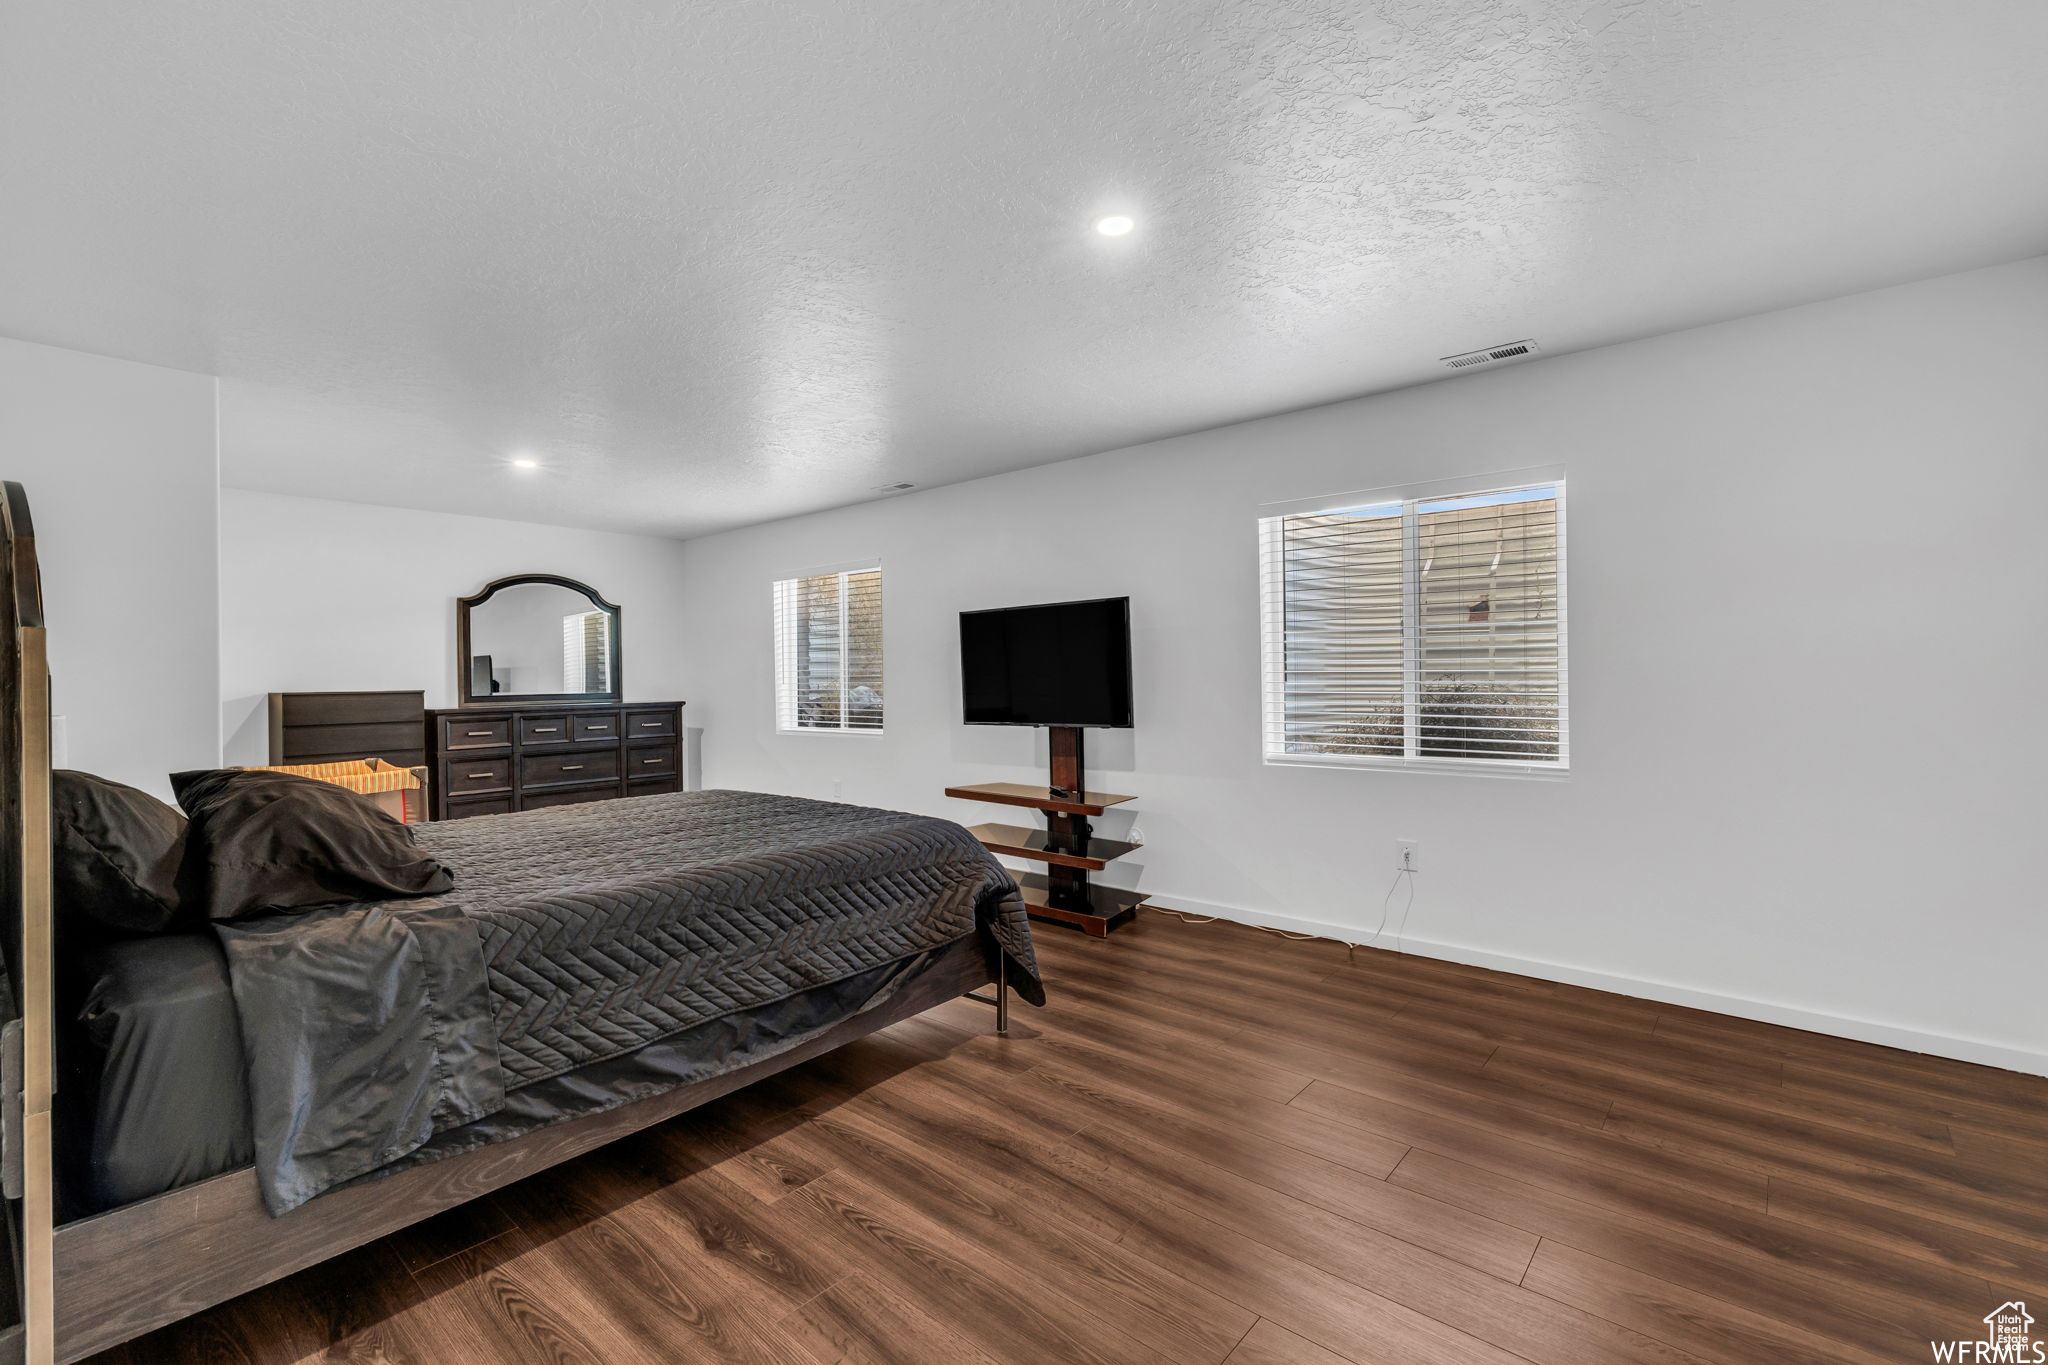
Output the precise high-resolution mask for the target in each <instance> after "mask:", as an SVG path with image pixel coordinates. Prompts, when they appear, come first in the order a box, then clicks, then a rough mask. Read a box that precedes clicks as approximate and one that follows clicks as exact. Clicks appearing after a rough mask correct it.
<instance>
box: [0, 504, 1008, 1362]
mask: <svg viewBox="0 0 2048 1365" xmlns="http://www.w3.org/2000/svg"><path fill="white" fill-rule="evenodd" d="M0 616H4V618H5V619H4V620H0V637H4V639H0V652H4V656H5V657H4V659H0V709H4V710H5V712H6V713H7V723H6V724H5V725H4V726H0V732H4V733H0V749H4V751H0V841H4V843H5V846H6V847H5V858H4V860H0V940H4V941H0V949H4V953H0V955H4V959H5V979H4V980H0V1011H4V1021H0V1022H4V1032H0V1036H4V1043H5V1047H4V1053H0V1060H4V1067H0V1091H4V1093H0V1100H4V1116H0V1118H4V1121H0V1170H4V1174H5V1177H6V1179H5V1182H4V1185H5V1189H4V1192H5V1195H6V1214H7V1217H6V1222H7V1224H8V1232H9V1234H10V1236H9V1238H8V1241H9V1244H10V1249H11V1251H12V1253H13V1256H14V1272H15V1273H14V1275H13V1276H12V1277H11V1279H12V1284H11V1285H0V1321H8V1320H12V1321H13V1325H11V1326H6V1327H0V1365H14V1363H15V1362H23V1363H24V1365H63V1363H64V1362H71V1361H77V1360H82V1359H83V1358H85V1357H86V1356H89V1355H92V1354H93V1353H94V1352H96V1351H102V1350H105V1349H107V1348H108V1347H110V1346H115V1345H119V1344H120V1343H121V1342H124V1341H128V1340H131V1339H132V1338H134V1337H137V1336H140V1335H142V1334H143V1333H144V1332H148V1331H150V1330H152V1329H153V1328H157V1327H162V1326H164V1325H166V1324H168V1323H171V1322H175V1321H177V1320H178V1319H180V1318H183V1317H187V1316H189V1315H191V1314H193V1313H196V1312H199V1311H200V1310H201V1309H204V1308H209V1307H211V1306H213V1305H214V1304H217V1303H221V1302H223V1301H225V1300H227V1299H230V1298H233V1297H234V1296H235V1295H237V1294H242V1293H246V1292H247V1291H249V1290H251V1289H255V1288H257V1287H258V1286H261V1285H264V1284H268V1283H270V1282H271V1281H272V1280H276V1279H280V1278H282V1277H283V1276H286V1275H289V1274H291V1273H292V1272H294V1271H297V1270H302V1269H304V1268H305V1267H307V1266H310V1265H313V1264H316V1263H317V1262H320V1261H323V1260H326V1259H327V1258H328V1257H330V1256H336V1255H339V1254H341V1253H342V1252H344V1251H348V1250H350V1249H351V1248H354V1247H358V1246H361V1245H363V1244H364V1243H365V1242H369V1241H372V1240H374V1239H376V1238H378V1237H382V1236H384V1235H386V1234H387V1233H392V1232H396V1231H397V1230H398V1229H400V1228H403V1227H406V1226H408V1225H410V1224H412V1223H416V1222H419V1221H420V1220H421V1219H423V1218H427V1217H430V1216H432V1215H433V1214H436V1213H439V1212H440V1211H442V1210H444V1209H448V1208H452V1207H454V1206H455V1205H457V1204H461V1203H464V1202H466V1201H468V1200H471V1199H474V1198H476V1197H478V1196H479V1195H483V1194H488V1193H490V1192H491V1191H492V1190H496V1189H499V1188H501V1187H502V1186H505V1185H507V1184H510V1183H511V1182H513V1181H515V1180H520V1179H523V1178H525V1177H526V1176H529V1175H533V1174H535V1173H536V1172H539V1171H544V1170H546V1169H547V1168H549V1167H550V1166H553V1165H556V1164H557V1163H559V1162H563V1161H567V1160H569V1159H570V1158H572V1157H575V1156H577V1155H579V1154H581V1153H583V1152H587V1151H590V1150H591V1149H592V1148H595V1147H599V1146H602V1145H603V1144H605V1143H607V1142H610V1141H612V1140H613V1139H615V1138H620V1137H624V1136H625V1135H626V1134H628V1133H632V1132H636V1131H638V1130H639V1129H642V1128H645V1127H647V1126H649V1125H650V1124H655V1123H660V1122H661V1121H663V1120H664V1119H669V1118H673V1117H675V1116H676V1115H678V1114H682V1113H685V1112H687V1111H689V1110H691V1109H694V1108H696V1107H697V1106H698V1105H701V1104H705V1103H707V1102H709V1101H711V1100H714V1099H717V1098H718V1097H719V1096H721V1095H724V1094H727V1093H729V1092H731V1091H733V1090H737V1089H739V1088H740V1087H742V1086H745V1085H748V1084H751V1083H752V1082H754V1081H757V1080H760V1079H762V1078H763V1077H766V1076H771V1075H773V1074H775V1073H776V1072H778V1071H782V1070H784V1069H786V1068H788V1067H792V1066H795V1065H797V1064H798V1063H799V1062H803V1061H806V1060H808V1059H809V1058H812V1057H815V1056H817V1055H818V1054H820V1053H823V1052H828V1051H830V1050H831V1049H833V1048H836V1047H838V1046H840V1045H841V1044H843V1043H849V1042H852V1041H853V1040H855V1039H856V1038H860V1037H863V1036H865V1035H867V1034H870V1033H873V1032H875V1031H876V1030H877V1029H882V1028H887V1027H888V1026H889V1025H891V1024H894V1023H897V1022H899V1021H901V1020H903V1019H907V1018H909V1017H910V1016H911V1015H914V1014H919V1013H921V1012H923V1011H925V1010H927V1009H930V1008H931V1007H933V1006H934V1005H939V1004H943V1003H945V1002H946V1001H948V1000H952V999H955V998H957V997H959V996H962V995H965V996H966V997H967V998H969V999H971V1000H977V1001H980V1002H981V1003H983V1004H987V1005H992V1006H994V1007H995V1010H996V1029H997V1032H999V1033H1004V1032H1007V1031H1008V1028H1009V992H1008V987H1007V984H1006V982H1005V980H1004V974H1003V967H1002V962H1001V956H1000V952H999V950H998V949H996V948H995V946H994V945H993V944H990V943H987V942H985V941H984V940H983V939H982V938H981V937H979V936H975V937H970V938H967V939H963V940H960V941H959V942H957V943H955V944H953V945H952V946H951V947H949V948H946V949H943V950H941V951H940V952H939V953H938V954H936V955H935V957H934V960H933V961H932V962H931V964H930V965H929V966H928V968H927V969H925V970H924V971H922V972H921V973H919V974H918V975H916V976H914V977H913V978H911V979H910V980H909V981H907V982H906V983H905V984H904V986H903V987H902V988H901V989H900V990H899V991H898V992H897V993H896V994H895V995H893V996H891V997H890V998H889V999H888V1000H887V1001H886V1002H885V1003H883V1004H882V1005H879V1006H877V1007H875V1008H874V1009H871V1010H868V1011H866V1012H864V1013H861V1014H858V1015H855V1016H854V1017H852V1018H850V1019H846V1020H842V1021H841V1022H840V1023H838V1024H836V1025H834V1026H833V1027H832V1028H830V1029H828V1030H826V1031H825V1032H824V1033H822V1034H820V1035H819V1036H817V1037H815V1038H813V1039H811V1040H810V1041H808V1042H806V1043H803V1044H801V1045H800V1046H798V1047H795V1048H792V1049H790V1050H789V1051H787V1052H783V1053H780V1054H778V1055H776V1056H774V1057H770V1058H767V1059H765V1060H762V1061H759V1062H755V1063H752V1064H750V1065H748V1066H744V1067H741V1068H739V1069H737V1070H735V1071H731V1072H728V1073H727V1074H725V1075H723V1076H716V1077H713V1078H711V1079H709V1080H705V1081H699V1082H697V1083H695V1084H693V1085H686V1086H682V1087H679V1088H677V1089H675V1090H671V1091H669V1092H668V1093H666V1094H663V1095H656V1096H652V1097H650V1098H648V1099H644V1100H639V1101H636V1102H634V1103H631V1104H627V1105H623V1106H621V1107H620V1108H617V1109H614V1110H610V1111H608V1112H606V1113H602V1114H593V1115H590V1116H588V1117H586V1118H581V1119H575V1120H571V1121H569V1122H566V1123H559V1124H556V1125H554V1126H552V1127H549V1128H543V1129H541V1130H539V1131H537V1132H533V1133H529V1134H527V1135H525V1136H524V1137H520V1138H515V1139H513V1140H511V1141H509V1142H504V1143H499V1144H496V1145H494V1146H489V1147H484V1148H481V1149H479V1150H477V1151H473V1152H468V1153H465V1154H463V1155H460V1156H453V1157H449V1158H447V1159H445V1160H442V1161H436V1162H432V1163H429V1164H426V1165H421V1166H414V1167H410V1168H408V1169H406V1170H403V1171H400V1172H398V1173H396V1174H394V1175H391V1176H389V1177H387V1178H385V1179H383V1180H377V1181H372V1182H371V1183H369V1184H364V1185H356V1186H352V1187H349V1188H346V1189H340V1190H334V1191H332V1192H330V1193H327V1194H323V1195H321V1196H320V1197H319V1198H317V1199H314V1200H313V1201H311V1202H310V1203H308V1204H306V1205H304V1206H302V1207H301V1208H298V1209H295V1210H294V1211H292V1212H291V1213H288V1214H286V1215H284V1216H283V1217H282V1218H272V1217H271V1216H270V1215H269V1214H268V1213H267V1212H266V1211H265V1209H264V1207H263V1202H262V1199H261V1197H260V1196H259V1194H258V1191H257V1186H256V1175H255V1172H254V1171H253V1170H248V1169H244V1170H239V1171H230V1172H228V1173H227V1174H225V1175H219V1176H215V1177H213V1178H212V1179H210V1180H202V1181H200V1182H199V1183H197V1184H194V1185H187V1186H185V1187H184V1188H182V1189H177V1190H172V1191H170V1192H169V1193H167V1194H161V1195H157V1196H156V1197H155V1198H152V1199H145V1200H143V1201H141V1202H140V1203H135V1204H129V1205H126V1206H124V1207H122V1208H118V1209H113V1210H110V1211H108V1212H106V1213H101V1214H95V1215H93V1216H91V1217H88V1218H82V1219H79V1220H77V1221H75V1222H69V1223H64V1224H62V1225H58V1224H56V1223H55V1222H54V1217H53V1212H54V1203H53V1193H54V1179H53V1175H52V1160H51V1157H52V1148H53V1136H52V1132H51V1124H52V1118H51V1098H52V1092H53V1090H54V1083H53V1082H54V1072H55V1061H54V1057H55V1047H54V1040H55V1022H56V1021H55V1017H54V1016H55V1009H54V999H53V994H52V989H51V982H52V979H53V964H54V961H55V945H54V942H53V934H54V926H53V917H52V912H51V894H50V750H49V717H50V708H49V669H48V664H47V654H46V651H45V637H44V624H43V615H42V597H41V590H40V580H39V577H38V571H37V567H36V556H35V537H34V531H33V528H32V525H31V523H30V519H29V511H28V499H27V497H26V495H25V494H24V493H23V492H22V489H21V486H20V485H19V484H15V483H8V484H6V485H4V497H0ZM990 984H993V985H994V986H995V992H994V994H993V995H989V994H983V993H981V992H980V990H979V988H980V987H983V986H987V985H990ZM10 1292H11V1295H12V1301H11V1302H10V1301H9V1295H10Z"/></svg>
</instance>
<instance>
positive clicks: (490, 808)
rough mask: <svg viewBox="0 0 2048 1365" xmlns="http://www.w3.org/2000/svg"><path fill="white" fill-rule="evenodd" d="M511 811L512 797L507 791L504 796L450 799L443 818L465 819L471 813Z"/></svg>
mask: <svg viewBox="0 0 2048 1365" xmlns="http://www.w3.org/2000/svg"><path fill="white" fill-rule="evenodd" d="M511 813H512V797H511V794H510V793H509V792H508V793H507V794H506V795H504V796H486V797H482V798H478V797H474V796H473V797H471V798H470V799H469V800H467V801H453V800H451V801H450V802H449V803H448V814H447V815H446V816H445V817H443V818H445V819H449V820H465V819H467V818H469V817H470V816H472V815H510V814H511Z"/></svg>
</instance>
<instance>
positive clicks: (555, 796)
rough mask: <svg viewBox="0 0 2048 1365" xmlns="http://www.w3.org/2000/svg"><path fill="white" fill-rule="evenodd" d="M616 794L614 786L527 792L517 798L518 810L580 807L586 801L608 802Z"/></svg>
mask: <svg viewBox="0 0 2048 1365" xmlns="http://www.w3.org/2000/svg"><path fill="white" fill-rule="evenodd" d="M618 794H619V789H618V786H617V785H616V784H614V785H612V786H609V787H583V788H580V789H578V790H576V791H550V792H528V793H526V794H525V795H523V796H521V797H520V798H519V808H520V809H521V810H545V809H547V808H548V807H549V806H580V805H582V804H583V803H584V802H586V801H610V800H612V799H613V798H615V797H617V796H618Z"/></svg>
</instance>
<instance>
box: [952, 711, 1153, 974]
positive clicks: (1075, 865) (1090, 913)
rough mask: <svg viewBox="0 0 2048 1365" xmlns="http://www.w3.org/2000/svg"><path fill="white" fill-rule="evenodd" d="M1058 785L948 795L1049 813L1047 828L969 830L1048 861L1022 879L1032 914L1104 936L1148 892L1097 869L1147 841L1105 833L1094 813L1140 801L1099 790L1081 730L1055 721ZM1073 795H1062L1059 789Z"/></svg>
mask: <svg viewBox="0 0 2048 1365" xmlns="http://www.w3.org/2000/svg"><path fill="white" fill-rule="evenodd" d="M1051 748H1052V774H1051V776H1052V783H1051V785H1050V786H1045V787H1033V786H1028V785H1026V784H1025V783H1022V782H982V783H978V784H976V785H974V786H963V787H948V788H946V795H948V796H952V797H957V798H959V799H960V800H963V801H988V802H991V803H993V804H995V805H999V806H1024V807H1028V808H1030V809H1032V810H1041V811H1044V812H1045V824H1046V827H1045V828H1044V829H1031V828H1028V827H1026V826H1024V825H1000V824H987V825H975V826H974V827H972V828H971V829H970V830H969V831H968V833H970V834H972V835H973V836H974V837H975V838H976V839H978V840H980V841H981V844H982V846H983V847H984V848H986V849H988V850H989V851H990V852H992V853H1002V854H1006V855H1008V856H1009V857H1012V858H1030V859H1032V860H1034V861H1036V862H1041V863H1045V864H1046V865H1047V866H1046V870H1045V871H1044V872H1026V873H1024V874H1022V875H1021V876H1019V877H1018V878H1017V883H1018V885H1019V887H1020V888H1022V890H1023V893H1024V908H1025V910H1026V911H1028V912H1029V913H1030V914H1031V916H1032V918H1034V919H1042V920H1053V921H1056V922H1058V923H1061V924H1072V925H1076V926H1078V927H1080V928H1081V929H1084V930H1086V931H1087V932H1088V933H1090V934H1092V935H1094V936H1095V937H1097V938H1101V937H1104V936H1106V935H1107V934H1108V933H1109V931H1110V930H1112V929H1114V928H1116V927H1118V926H1119V925H1123V924H1128V923H1130V921H1131V920H1132V919H1133V918H1134V917H1135V916H1136V915H1137V912H1138V906H1139V905H1141V904H1142V903H1143V902H1144V900H1145V893H1144V892H1142V891H1132V890H1128V889H1126V888H1123V887H1115V886H1095V885H1093V884H1091V883H1090V882H1089V880H1088V874H1089V873H1090V872H1099V871H1101V870H1102V869H1103V868H1105V867H1108V866H1109V864H1110V863H1111V862H1113V861H1115V860H1116V859H1118V858H1121V857H1123V856H1124V855H1125V854H1126V853H1129V852H1131V851H1132V850H1134V849H1136V848H1138V847H1139V845H1137V844H1133V843H1126V842H1124V841H1123V840H1120V839H1097V838H1096V837H1095V829H1094V826H1093V825H1091V824H1090V823H1089V821H1088V817H1089V816H1091V815H1100V814H1102V813H1103V812H1104V811H1105V810H1107V809H1108V808H1109V807H1111V806H1120V805H1122V804H1123V803H1124V802H1126V801H1135V800H1137V798H1136V797H1134V796H1119V795H1117V794H1116V793H1114V792H1092V791H1089V790H1087V788H1086V785H1085V783H1084V782H1083V780H1082V767H1083V764H1082V747H1081V731H1080V730H1079V729H1078V728H1075V727H1072V726H1063V725H1055V726H1052V727H1051ZM1054 787H1057V788H1059V789H1060V790H1061V791H1062V792H1066V793H1069V794H1068V795H1065V796H1054V795H1053V788H1054Z"/></svg>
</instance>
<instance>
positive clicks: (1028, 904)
mask: <svg viewBox="0 0 2048 1365" xmlns="http://www.w3.org/2000/svg"><path fill="white" fill-rule="evenodd" d="M1017 885H1018V886H1019V887H1020V888H1022V890H1023V892H1024V910H1025V913H1027V914H1029V915H1031V916H1033V917H1034V918H1037V919H1050V920H1058V921H1059V922H1060V923H1062V924H1078V925H1080V926H1081V927H1082V928H1084V929H1086V930H1088V932H1090V933H1091V934H1094V935H1096V936H1098V937H1100V936H1101V935H1103V934H1107V933H1108V932H1109V931H1110V930H1112V929H1115V928H1118V927H1120V926H1122V925H1125V924H1128V923H1130V922H1131V920H1132V919H1133V918H1134V917H1136V915H1137V913H1138V907H1139V906H1140V905H1142V904H1144V903H1145V897H1146V895H1147V894H1148V893H1146V892H1143V891H1132V890H1129V889H1128V888H1126V887H1121V886H1094V885H1090V886H1089V888H1088V901H1089V904H1090V906H1091V907H1092V911H1091V910H1069V909H1067V908H1066V907H1065V906H1060V905H1054V904H1052V902H1051V901H1050V900H1049V899H1048V897H1049V896H1050V895H1051V891H1052V883H1051V879H1050V878H1048V877H1047V876H1046V875H1045V874H1044V873H1042V872H1025V873H1022V874H1020V875H1019V876H1018V878H1017Z"/></svg>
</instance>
